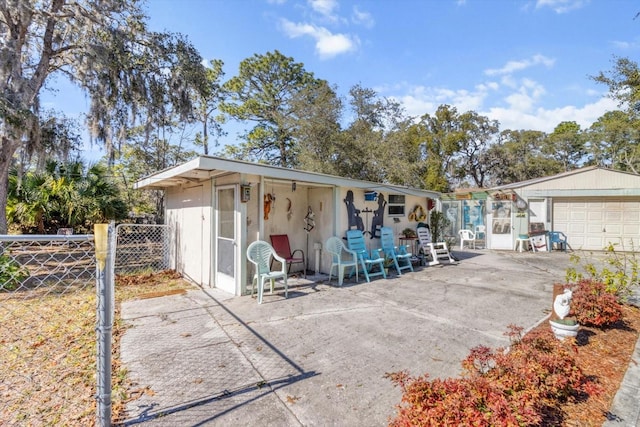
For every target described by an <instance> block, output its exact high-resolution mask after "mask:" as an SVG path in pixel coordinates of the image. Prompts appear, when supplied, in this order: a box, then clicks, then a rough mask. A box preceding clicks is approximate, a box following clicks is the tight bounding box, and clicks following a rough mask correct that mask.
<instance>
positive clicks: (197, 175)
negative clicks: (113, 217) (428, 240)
mask: <svg viewBox="0 0 640 427" xmlns="http://www.w3.org/2000/svg"><path fill="white" fill-rule="evenodd" d="M233 173H242V174H248V175H258V176H263V177H264V178H265V179H266V180H277V181H286V182H294V181H295V182H296V183H298V184H300V185H308V186H313V185H317V186H336V187H351V188H359V189H363V190H368V191H377V192H387V193H397V194H405V195H411V196H417V197H426V198H431V199H440V193H438V192H436V191H428V190H421V189H418V188H410V187H404V186H399V185H391V184H380V183H374V182H369V181H360V180H356V179H350V178H342V177H338V176H334V175H326V174H321V173H317V172H305V171H300V170H296V169H286V168H281V167H278V166H271V165H264V164H259V163H251V162H245V161H241V160H229V159H223V158H220V157H211V156H200V157H198V158H196V159H193V160H191V161H188V162H186V163H183V164H181V165H178V166H175V167H173V168H169V169H165V170H163V171H160V172H158V173H155V174H153V175H150V176H148V177H146V178H144V179H142V180H140V181H138V182H136V183H135V184H134V186H133V187H134V188H135V189H157V190H161V189H165V188H169V187H175V186H178V185H181V184H185V183H189V182H200V181H205V180H208V179H211V178H215V177H220V176H224V175H229V174H233Z"/></svg>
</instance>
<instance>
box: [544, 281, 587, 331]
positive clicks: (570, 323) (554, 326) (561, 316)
mask: <svg viewBox="0 0 640 427" xmlns="http://www.w3.org/2000/svg"><path fill="white" fill-rule="evenodd" d="M571 297H572V292H571V289H565V290H564V292H563V293H561V294H558V295H556V297H555V299H554V300H553V312H554V313H555V314H556V316H558V319H553V316H552V319H550V320H549V324H550V325H551V330H552V331H553V334H554V335H555V337H556V338H558V339H559V340H563V339H564V338H565V337H575V336H577V335H578V329H579V328H580V325H579V324H578V323H577V322H576V321H575V320H574V319H568V318H566V317H567V316H568V315H569V312H570V311H571Z"/></svg>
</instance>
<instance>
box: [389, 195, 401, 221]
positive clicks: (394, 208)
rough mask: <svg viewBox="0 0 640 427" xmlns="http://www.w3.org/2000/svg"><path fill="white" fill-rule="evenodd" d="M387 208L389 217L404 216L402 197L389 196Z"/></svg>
mask: <svg viewBox="0 0 640 427" xmlns="http://www.w3.org/2000/svg"><path fill="white" fill-rule="evenodd" d="M387 206H388V209H389V216H390V217H394V216H395V217H398V216H404V195H402V194H389V204H388V205H387Z"/></svg>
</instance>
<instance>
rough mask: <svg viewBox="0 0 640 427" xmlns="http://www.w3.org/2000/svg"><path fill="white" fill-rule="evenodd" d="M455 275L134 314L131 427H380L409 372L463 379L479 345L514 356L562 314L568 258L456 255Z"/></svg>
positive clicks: (180, 303) (189, 299)
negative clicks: (525, 334) (397, 376)
mask: <svg viewBox="0 0 640 427" xmlns="http://www.w3.org/2000/svg"><path fill="white" fill-rule="evenodd" d="M456 255H457V256H458V257H459V258H461V262H459V263H458V264H456V265H444V266H436V267H424V268H419V269H417V270H416V271H415V272H413V273H407V274H402V276H399V277H398V276H394V277H393V278H390V279H386V280H385V279H382V278H378V280H372V281H371V283H366V282H364V281H362V280H361V281H360V282H359V283H354V282H353V281H345V284H344V285H343V286H342V287H337V285H336V282H335V281H332V282H331V284H329V283H328V282H327V281H326V276H316V277H308V278H307V279H308V280H303V279H295V280H294V279H292V280H291V282H292V285H291V286H290V289H289V298H288V299H285V298H284V293H283V292H282V291H277V292H275V293H274V294H272V295H270V294H268V293H265V297H264V303H263V304H261V305H258V304H257V302H256V299H255V298H252V297H250V296H244V297H231V296H229V295H228V294H225V293H222V292H220V291H217V290H215V289H210V290H204V291H203V290H193V291H189V292H187V293H186V294H182V295H172V296H166V297H161V298H154V299H150V300H137V301H128V302H125V303H123V304H122V318H123V319H124V321H125V322H126V323H127V324H129V325H131V327H130V328H129V329H128V330H127V332H126V333H125V334H124V336H123V338H122V342H121V357H122V361H123V364H124V366H125V367H126V368H127V369H128V370H129V376H130V378H131V379H132V380H133V381H134V382H135V383H137V386H138V387H140V388H141V389H142V388H146V390H151V392H147V393H144V394H143V395H142V396H141V397H140V398H139V399H137V400H135V401H132V402H131V403H130V404H129V405H128V407H127V409H128V417H129V418H128V421H127V422H126V424H127V425H135V424H138V423H144V424H145V425H147V424H148V425H154V426H156V425H158V426H164V425H166V426H176V425H181V426H182V425H250V424H255V423H259V424H261V425H273V426H299V425H304V426H326V425H340V426H381V425H386V424H387V423H388V421H389V419H390V417H393V415H394V414H395V407H394V406H395V405H397V404H398V403H399V402H400V397H401V393H400V390H399V389H397V388H395V387H394V386H393V384H392V383H391V381H390V380H389V379H388V378H386V376H385V375H386V374H387V373H392V372H397V371H401V370H405V371H408V372H409V373H410V374H412V375H420V374H424V373H428V374H429V376H430V377H449V376H457V375H459V373H460V371H461V367H460V362H461V360H462V359H463V358H464V357H466V356H467V354H468V353H469V350H470V349H471V348H472V347H474V346H477V345H486V346H490V347H496V346H505V345H507V344H508V340H507V338H506V337H505V336H504V335H503V334H504V332H505V331H506V330H507V326H508V325H509V324H516V325H519V326H522V327H524V328H526V329H529V328H531V327H533V326H535V325H536V324H537V323H538V322H540V321H542V320H543V319H544V318H545V317H546V315H547V314H548V313H549V311H550V307H551V298H552V290H553V284H554V283H562V282H564V280H565V271H566V268H567V266H569V264H570V262H569V255H568V254H566V253H557V252H554V253H518V252H495V251H489V250H469V251H466V252H456Z"/></svg>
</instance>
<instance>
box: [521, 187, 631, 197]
mask: <svg viewBox="0 0 640 427" xmlns="http://www.w3.org/2000/svg"><path fill="white" fill-rule="evenodd" d="M518 193H521V194H522V195H523V196H526V197H605V196H609V197H611V196H614V197H615V196H640V188H624V189H623V188H619V189H606V190H587V189H582V190H526V191H522V192H520V191H519V192H518Z"/></svg>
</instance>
